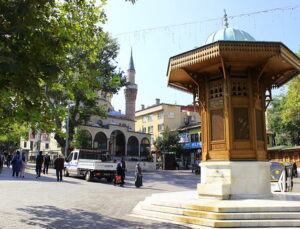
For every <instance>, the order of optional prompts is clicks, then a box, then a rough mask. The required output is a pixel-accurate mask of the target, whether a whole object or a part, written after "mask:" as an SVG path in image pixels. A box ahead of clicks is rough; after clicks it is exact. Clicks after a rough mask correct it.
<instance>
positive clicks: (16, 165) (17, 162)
mask: <svg viewBox="0 0 300 229" xmlns="http://www.w3.org/2000/svg"><path fill="white" fill-rule="evenodd" d="M11 164H12V170H13V173H12V176H13V177H14V176H15V175H16V177H18V176H19V172H20V169H21V166H22V160H21V158H20V152H19V151H17V153H16V154H15V155H14V156H13V159H12V160H11Z"/></svg>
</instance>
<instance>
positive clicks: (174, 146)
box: [154, 127, 180, 152]
mask: <svg viewBox="0 0 300 229" xmlns="http://www.w3.org/2000/svg"><path fill="white" fill-rule="evenodd" d="M179 140H180V137H179V133H178V132H177V131H171V130H170V129H169V127H166V129H165V130H164V132H163V133H162V135H161V136H158V137H157V139H156V140H155V141H154V146H155V148H156V149H158V150H160V151H164V152H172V151H177V150H179V149H180V146H179V143H178V142H179Z"/></svg>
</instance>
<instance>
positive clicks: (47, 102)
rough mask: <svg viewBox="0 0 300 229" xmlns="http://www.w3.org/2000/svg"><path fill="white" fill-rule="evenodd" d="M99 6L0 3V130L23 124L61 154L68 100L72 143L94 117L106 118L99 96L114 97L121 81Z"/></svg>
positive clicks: (47, 0)
mask: <svg viewBox="0 0 300 229" xmlns="http://www.w3.org/2000/svg"><path fill="white" fill-rule="evenodd" d="M104 3H105V1H104V0H102V1H101V2H100V4H101V5H100V6H96V5H95V1H92V0H80V1H79V0H64V1H58V0H57V1H55V0H9V1H4V0H0V21H1V23H0V31H1V33H0V50H1V52H0V92H1V98H0V131H3V130H4V129H5V128H1V127H5V126H7V125H9V124H10V123H12V122H26V123H30V126H31V127H32V128H34V129H41V130H43V131H47V132H55V133H56V135H55V138H56V140H57V141H58V143H59V145H61V146H62V147H64V145H65V137H66V133H64V131H62V129H63V127H64V122H65V120H66V116H67V115H68V109H67V105H68V101H69V100H72V101H73V103H74V105H73V106H72V107H71V109H70V139H72V136H73V134H74V129H75V127H76V126H78V125H80V124H84V123H86V121H87V120H88V119H89V117H90V116H91V115H99V116H102V117H103V116H105V113H106V112H105V108H104V107H99V106H97V101H96V100H95V99H96V97H97V92H99V91H102V92H103V93H116V92H117V91H118V90H119V89H120V87H121V86H123V85H124V81H123V80H122V72H120V71H119V70H118V69H117V67H116V61H115V58H116V56H117V51H118V45H117V44H116V42H115V40H112V39H111V38H110V37H109V35H108V34H107V33H105V32H104V31H103V29H102V28H101V25H102V24H103V23H105V22H106V16H105V14H104V11H103V10H102V8H101V7H102V6H103V4H104ZM2 133H5V132H2ZM0 134H1V132H0Z"/></svg>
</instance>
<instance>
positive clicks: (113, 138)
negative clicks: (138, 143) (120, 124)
mask: <svg viewBox="0 0 300 229" xmlns="http://www.w3.org/2000/svg"><path fill="white" fill-rule="evenodd" d="M125 142H126V141H125V135H124V134H123V132H122V131H120V130H114V131H113V132H112V133H111V135H110V142H109V152H110V154H111V155H115V156H125V152H126V143H125Z"/></svg>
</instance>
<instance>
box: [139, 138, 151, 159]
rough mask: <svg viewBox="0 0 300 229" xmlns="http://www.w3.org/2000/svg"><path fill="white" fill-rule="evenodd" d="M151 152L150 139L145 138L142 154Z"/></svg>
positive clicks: (146, 154) (141, 147)
mask: <svg viewBox="0 0 300 229" xmlns="http://www.w3.org/2000/svg"><path fill="white" fill-rule="evenodd" d="M149 154H150V141H149V139H148V138H143V139H142V141H141V145H140V156H144V157H146V156H148V155H149Z"/></svg>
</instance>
